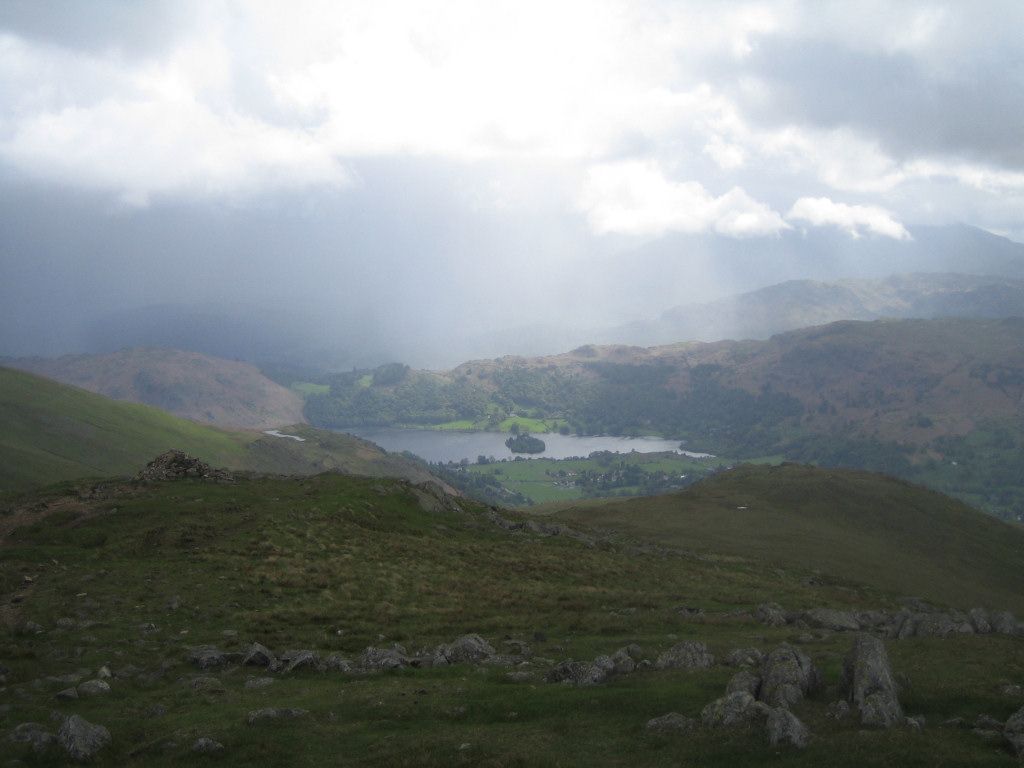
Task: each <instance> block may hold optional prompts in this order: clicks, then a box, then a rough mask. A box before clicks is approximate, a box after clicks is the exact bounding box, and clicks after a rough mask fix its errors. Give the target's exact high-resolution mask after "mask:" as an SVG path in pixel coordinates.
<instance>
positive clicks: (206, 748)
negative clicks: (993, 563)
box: [192, 736, 224, 755]
mask: <svg viewBox="0 0 1024 768" xmlns="http://www.w3.org/2000/svg"><path fill="white" fill-rule="evenodd" d="M192 751H193V752H198V753H199V754H201V755H215V754H217V753H219V752H223V751H224V745H223V744H221V743H220V742H219V741H214V740H213V739H208V738H206V737H205V736H204V737H202V738H199V739H196V741H195V743H194V744H193V745H192Z"/></svg>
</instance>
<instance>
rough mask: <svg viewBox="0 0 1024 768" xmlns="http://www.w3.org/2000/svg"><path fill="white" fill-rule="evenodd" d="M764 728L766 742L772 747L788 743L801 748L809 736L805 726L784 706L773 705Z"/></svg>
mask: <svg viewBox="0 0 1024 768" xmlns="http://www.w3.org/2000/svg"><path fill="white" fill-rule="evenodd" d="M765 729H766V730H767V732H768V743H769V744H771V745H772V746H773V747H774V746H777V745H779V744H789V745H791V746H794V747H796V748H797V749H803V748H804V747H806V746H807V742H808V740H809V739H810V737H811V733H810V731H808V730H807V726H806V725H804V724H803V723H802V722H800V720H799V719H797V717H796V715H794V714H793V713H792V712H790V711H789V710H788V709H786V708H784V707H775V708H774V709H773V710H772V711H771V712H769V713H768V720H767V722H766V723H765Z"/></svg>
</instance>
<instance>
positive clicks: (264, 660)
mask: <svg viewBox="0 0 1024 768" xmlns="http://www.w3.org/2000/svg"><path fill="white" fill-rule="evenodd" d="M242 665H243V666H248V665H252V666H256V667H266V668H267V669H270V670H274V669H277V668H278V667H279V666H280V664H279V662H278V660H277V657H276V656H275V655H274V653H273V651H271V650H270V649H269V648H267V647H266V646H265V645H261V644H260V643H253V644H252V645H250V646H249V648H248V649H247V650H246V652H245V655H244V656H243V657H242Z"/></svg>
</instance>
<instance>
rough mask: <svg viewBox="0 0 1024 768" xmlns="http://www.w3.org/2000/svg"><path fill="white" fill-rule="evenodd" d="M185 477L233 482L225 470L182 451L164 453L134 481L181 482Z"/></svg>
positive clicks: (230, 475)
mask: <svg viewBox="0 0 1024 768" xmlns="http://www.w3.org/2000/svg"><path fill="white" fill-rule="evenodd" d="M186 477H194V478H199V479H201V480H213V481H217V482H223V483H231V482H234V479H235V478H234V477H233V476H232V474H231V473H230V472H228V471H227V470H226V469H216V468H214V467H211V466H210V465H209V464H207V463H206V462H205V461H200V460H199V459H197V458H195V457H194V456H189V455H188V454H187V453H185V452H184V451H166V452H164V453H161V454H160V455H159V456H157V457H156V458H155V459H153V460H152V461H151V462H149V463H148V464H147V465H146V468H145V469H143V470H142V471H141V472H139V474H137V475H136V476H135V479H136V480H137V481H139V482H156V481H161V480H181V479H183V478H186Z"/></svg>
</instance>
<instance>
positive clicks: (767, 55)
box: [743, 18, 1024, 168]
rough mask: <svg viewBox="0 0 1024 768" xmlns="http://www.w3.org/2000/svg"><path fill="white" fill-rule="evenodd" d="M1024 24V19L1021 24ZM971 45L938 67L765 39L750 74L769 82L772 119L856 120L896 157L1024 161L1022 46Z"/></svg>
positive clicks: (765, 112)
mask: <svg viewBox="0 0 1024 768" xmlns="http://www.w3.org/2000/svg"><path fill="white" fill-rule="evenodd" d="M1015 23H1016V24H1017V25H1018V26H1017V28H1018V29H1024V18H1020V19H1017V20H1016V22H1015ZM1015 42H1016V45H1006V44H1005V43H1004V44H1003V45H1002V46H1000V44H999V41H998V40H994V41H992V42H991V45H992V49H988V50H986V49H982V50H972V51H971V52H970V55H965V56H962V57H958V58H957V59H956V60H955V61H953V62H950V63H949V65H950V66H949V69H950V70H951V71H948V72H942V73H937V72H936V71H934V70H933V69H932V68H930V67H929V66H928V64H927V62H925V61H922V60H921V59H920V58H918V57H915V56H913V55H911V54H909V53H906V52H892V53H888V52H877V51H864V50H863V49H854V48H850V47H844V46H842V45H838V44H836V43H835V42H825V41H818V40H813V39H801V38H785V39H770V38H769V39H764V40H762V41H760V43H759V45H758V46H757V48H756V51H755V53H754V54H753V55H752V56H751V57H750V59H749V60H747V61H746V62H745V63H744V68H743V69H744V71H745V72H746V73H749V74H754V75H756V76H757V77H758V78H760V79H761V80H762V81H763V82H764V83H765V84H766V86H767V88H768V89H769V95H768V98H767V99H765V100H764V101H763V102H762V103H763V105H764V106H763V107H761V108H757V107H756V106H755V105H752V111H751V113H752V115H753V116H754V117H755V119H757V118H760V119H762V120H764V121H765V122H768V123H775V124H785V123H794V122H796V123H806V124H810V125H814V126H819V127H822V128H838V127H844V126H847V127H851V128H854V129H856V130H857V131H858V132H860V133H861V134H863V135H864V136H867V137H871V138H876V139H877V140H878V141H879V142H880V143H881V144H882V146H883V147H884V148H885V149H886V150H888V151H889V152H890V153H891V154H892V155H893V156H894V157H896V158H898V159H912V158H915V157H920V156H926V155H952V156H954V157H960V158H964V159H970V160H975V161H982V162H986V163H992V164H995V165H997V166H1007V167H1011V168H1024V144H1022V142H1021V140H1020V137H1021V136H1022V135H1024V98H1022V94H1024V45H1021V44H1020V41H1019V39H1018V40H1016V41H1015Z"/></svg>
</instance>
